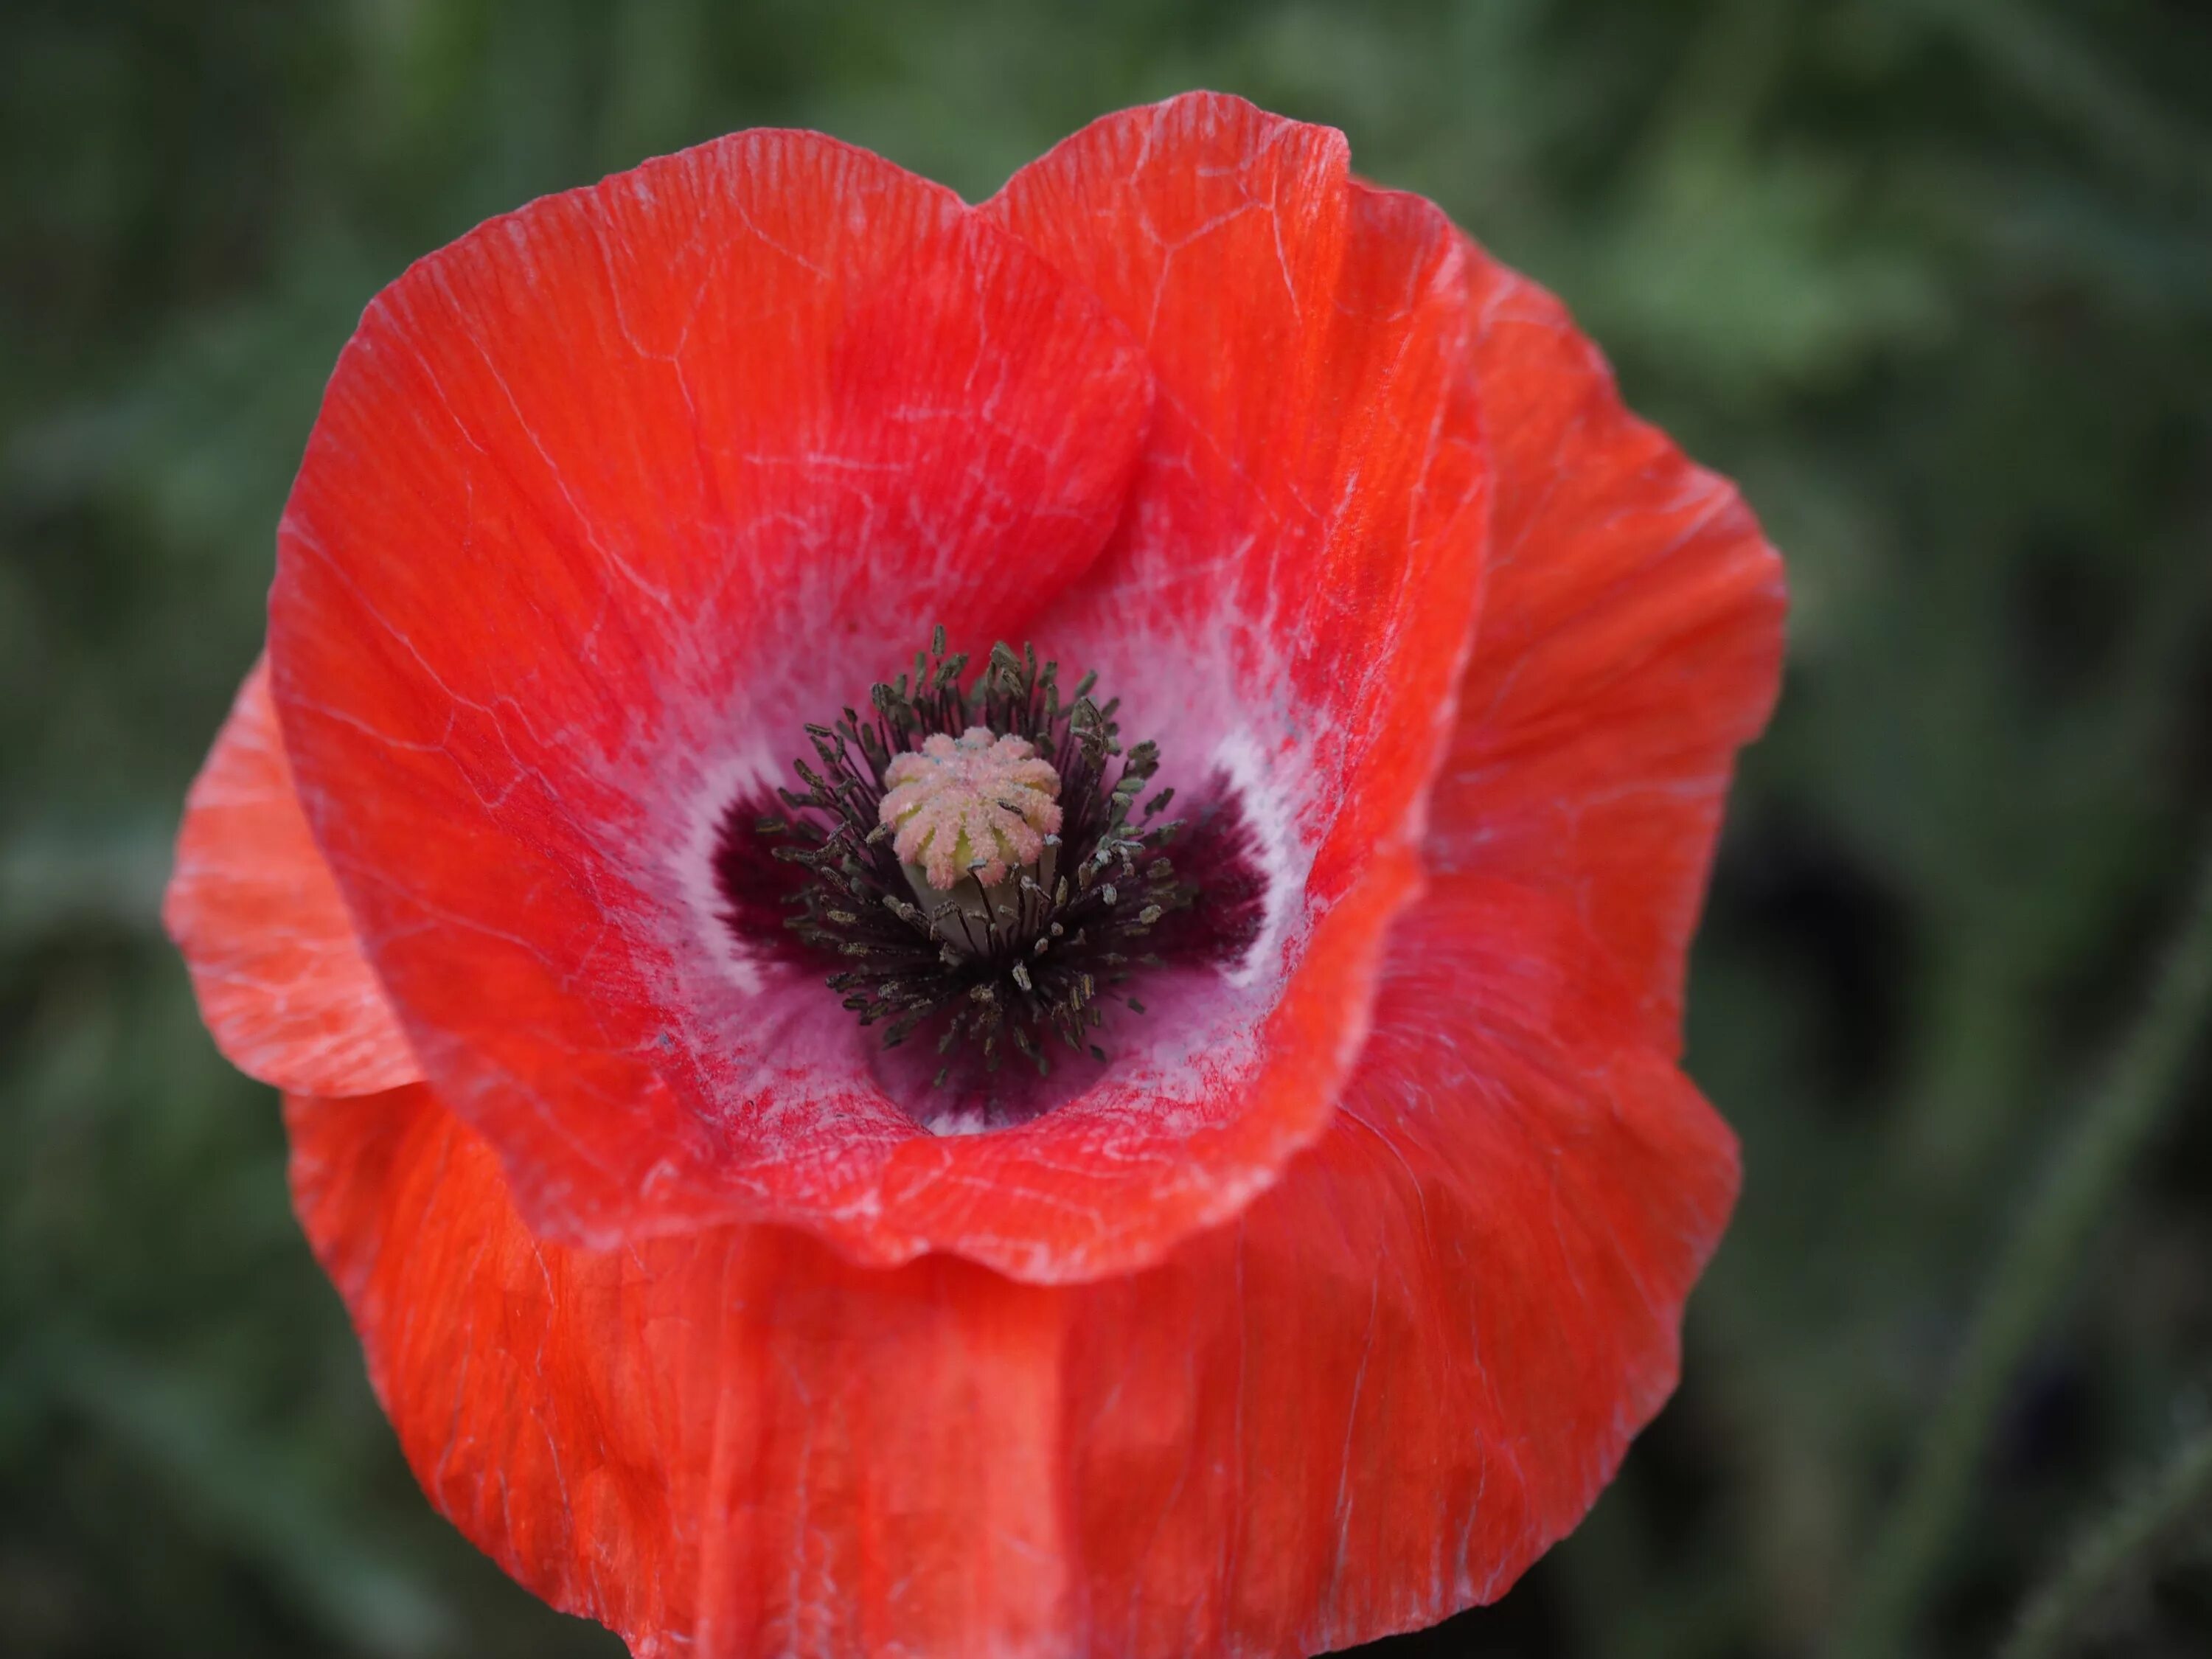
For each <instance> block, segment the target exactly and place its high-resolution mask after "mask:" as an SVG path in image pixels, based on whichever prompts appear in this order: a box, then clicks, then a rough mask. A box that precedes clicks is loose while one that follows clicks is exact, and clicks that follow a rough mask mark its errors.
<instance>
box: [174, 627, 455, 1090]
mask: <svg viewBox="0 0 2212 1659" xmlns="http://www.w3.org/2000/svg"><path fill="white" fill-rule="evenodd" d="M161 920H162V921H163V923H164V925H165V926H166V927H167V928H168V930H169V937H170V938H172V939H174V940H175V941H176V942H177V948H178V949H179V951H183V952H184V957H185V965H186V966H187V967H188V968H190V969H191V975H192V990H193V992H194V994H196V995H197V997H198V999H199V1005H200V1015H201V1018H204V1020H205V1021H206V1022H207V1027H208V1030H210V1032H211V1033H213V1035H214V1036H215V1041H216V1047H217V1048H220V1049H222V1053H223V1055H224V1057H225V1058H226V1059H228V1060H229V1061H230V1063H231V1064H232V1065H234V1066H237V1067H238V1068H239V1070H240V1071H241V1072H244V1073H246V1074H247V1075H248V1076H250V1077H256V1078H258V1079H261V1081H262V1082H264V1083H271V1084H274V1085H276V1087H278V1088H280V1089H291V1090H296V1091H306V1092H309V1093H313V1094H319V1095H362V1094H374V1093H375V1092H377V1091H380V1090H385V1089H396V1088H398V1086H399V1085H402V1084H405V1083H412V1082H415V1081H416V1079H419V1078H420V1077H421V1076H422V1068H421V1067H420V1066H417V1065H416V1063H415V1056H414V1054H413V1053H412V1052H411V1051H410V1049H409V1048H408V1046H407V1039H406V1038H405V1037H404V1036H402V1035H401V1034H400V1030H399V1027H398V1024H397V1022H396V1021H394V1019H393V1018H392V1008H391V1005H390V1004H389V1003H387V1002H386V1000H385V996H384V987H382V986H381V985H380V984H379V983H378V982H377V978H376V973H375V970H374V969H372V968H371V967H370V966H369V965H368V958H367V957H364V956H363V955H362V951H361V945H360V943H359V941H358V940H357V939H356V938H355V937H354V931H353V919H352V917H350V916H349V915H347V913H346V907H345V900H344V898H343V896H341V895H340V894H339V892H338V886H337V882H336V881H335V880H333V879H332V878H331V872H330V866H328V865H326V864H325V863H324V862H323V855H322V854H321V853H319V851H317V850H316V848H315V842H314V837H313V835H311V834H310V833H309V831H308V829H307V818H306V817H305V816H304V815H303V814H302V813H301V811H300V799H299V796H298V795H297V794H296V793H294V791H293V787H292V767H291V763H290V762H289V761H288V760H287V759H286V758H285V754H284V738H283V732H280V731H279V730H278V729H277V726H276V706H275V705H274V704H273V703H272V702H270V698H269V665H268V660H267V659H266V658H263V659H257V660H256V661H255V663H254V665H253V668H252V671H251V672H250V673H248V674H247V675H246V683H245V684H243V685H241V686H240V688H239V691H238V696H237V697H236V699H235V700H234V702H233V703H232V705H231V710H230V716H229V718H228V720H225V721H224V722H223V726H222V732H221V733H220V734H219V735H218V736H217V737H216V741H215V748H214V750H212V751H211V752H210V754H209V756H208V758H207V763H206V764H205V765H204V766H203V767H202V768H201V769H200V775H199V776H198V778H197V779H196V780H195V781H193V784H192V787H191V793H190V794H189V795H188V796H186V797H185V819H184V823H183V824H182V826H181V827H180V828H179V830H178V833H177V860H176V866H175V869H174V871H173V873H172V875H171V876H170V878H169V886H168V890H167V893H166V894H165V895H164V896H163V899H162V905H161Z"/></svg>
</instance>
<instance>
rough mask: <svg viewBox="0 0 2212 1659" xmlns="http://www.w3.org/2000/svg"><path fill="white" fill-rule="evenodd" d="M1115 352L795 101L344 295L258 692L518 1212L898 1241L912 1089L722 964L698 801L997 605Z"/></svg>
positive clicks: (997, 241)
mask: <svg viewBox="0 0 2212 1659" xmlns="http://www.w3.org/2000/svg"><path fill="white" fill-rule="evenodd" d="M1147 398H1148V386H1147V380H1146V370H1145V368H1144V364H1143V362H1142V359H1141V356H1139V353H1138V351H1137V350H1136V348H1135V346H1134V344H1133V342H1132V341H1131V340H1130V338H1129V337H1128V335H1127V331H1125V330H1123V329H1121V327H1120V326H1119V325H1117V324H1115V322H1114V321H1113V320H1112V319H1110V318H1109V317H1107V316H1106V315H1105V314H1104V313H1103V312H1102V311H1101V310H1100V308H1099V307H1097V303H1096V302H1095V301H1092V300H1091V299H1090V298H1089V297H1088V296H1087V295H1084V294H1083V293H1082V292H1081V291H1080V290H1079V289H1075V288H1073V287H1072V286H1071V285H1070V284H1068V283H1066V282H1065V281H1064V280H1062V279H1061V278H1060V277H1058V276H1055V275H1054V274H1053V273H1052V272H1051V271H1050V270H1048V268H1047V267H1046V266H1045V265H1044V264H1042V262H1041V261H1040V260H1038V259H1036V258H1035V256H1033V255H1031V254H1030V253H1028V252H1026V251H1025V250H1024V249H1023V248H1022V247H1020V246H1019V245H1018V244H1017V243H1015V242H1013V241H1012V240H1010V239H1008V238H1006V236H1004V235H1003V234H1000V233H999V232H997V231H995V230H993V229H992V228H990V227H989V226H987V225H986V224H984V223H982V222H980V221H978V220H976V219H975V217H974V216H972V215H970V214H969V213H968V211H967V210H965V209H963V207H962V206H961V205H960V204H959V203H958V202H957V199H956V198H954V197H951V195H950V194H949V193H948V192H945V191H942V190H940V189H939V188H938V187H937V186H935V185H929V184H927V183H926V182H925V181H923V180H921V179H915V178H914V177H912V176H911V175H909V174H907V173H902V172H901V171H900V170H898V169H897V168H896V167H891V166H890V164H888V163H886V162H883V161H878V160H877V159H875V158H873V157H871V156H868V155H864V154H862V153H860V152H858V151H855V150H853V149H848V148H847V147H845V146H842V145H840V144H837V143H834V142H832V141H829V140H827V139H823V138H821V137H816V136H813V135H809V134H794V133H774V132H769V133H749V134H742V135H739V136H738V137H734V138H732V139H728V140H726V141H722V142H720V143H714V144H709V145H707V146H704V147H702V148H701V149H696V150H692V151H689V152H686V153H685V154H684V155H678V156H675V157H671V158H669V159H668V160H666V161H658V162H653V163H649V164H648V165H647V166H646V167H642V168H640V169H638V170H637V171H636V172H635V173H629V174H625V175H623V176H622V177H620V178H617V179H611V180H609V181H608V182H607V183H605V185H600V186H598V187H596V188H595V189H592V190H589V191H577V192H574V193H571V194H570V195H568V196H563V197H553V198H550V199H548V200H546V201H543V202H540V203H538V204H533V205H532V207H531V208H528V209H526V210H523V211H522V212H520V213H518V214H514V215H511V216H507V217H506V218H504V219H501V220H498V221H495V222H492V223H491V224H489V225H487V226H485V227H483V228H481V229H479V230H478V231H477V232H474V233H472V234H471V235H469V236H467V237H465V238H464V239H462V240H460V241H459V242H458V243H456V244H454V245H453V246H451V247H449V248H447V249H445V250H443V251H441V252H439V253H437V254H435V255H432V256H431V257H430V258H427V259H425V260H423V261H422V262H421V263H420V264H417V265H416V266H415V267H414V268H413V269H412V270H410V271H409V272H408V273H407V275H406V276H404V277H403V278H401V280H400V281H399V282H398V283H395V284H394V285H393V286H392V288H391V289H387V290H386V292H385V293H384V294H383V295H380V297H379V299H378V300H377V301H376V302H375V303H374V305H372V307H370V309H369V311H368V314H367V316H366V317H365V318H364V319H363V321H362V326H361V329H360V331H359V332H358V333H357V334H356V337H355V338H354V340H353V342H352V343H350V344H349V347H348V348H347V350H346V352H345V354H344V356H343V358H342V359H341V361H340V363H339V366H338V368H337V373H336V374H335V375H334V377H333V379H332V381H331V387H330V390H329V392H328V394H327V396H326V398H325V404H324V409H323V412H322V415H321V417H320V420H319V422H318V425H317V428H316V431H315V435H314V437H313V441H311V443H310V445H309V448H308V453H307V458H306V460H305V463H304V465H303V466H302V469H301V474H300V477H299V480H298V483H296V485H295V489H294V492H293V495H292V499H291V501H290V503H289V507H288V509H287V512H286V515H285V519H284V521H283V530H282V534H281V538H280V556H279V564H278V572H277V579H276V588H275V591H274V593H273V595H272V599H271V607H270V610H271V621H270V634H271V644H270V655H271V661H272V664H273V671H274V680H275V685H276V698H277V702H278V705H279V708H280V710H281V712H282V714H283V720H284V725H285V730H286V736H287V739H288V742H289V747H290V750H291V752H292V756H293V760H294V764H295V769H296V771H297V774H298V777H299V781H300V787H301V797H302V799H303V801H304V803H305V805H306V808H307V817H308V818H309V820H310V822H311V823H313V825H314V828H315V831H316V835H317V838H318V840H319V842H320V843H321V845H322V847H323V848H324V850H325V854H326V855H327V856H328V858H329V860H330V861H331V866H332V868H333V870H334V871H335V872H336V873H337V878H338V881H339V883H340V884H341V886H342V887H343V888H344V889H345V890H346V893H347V896H348V898H349V902H351V905H352V908H353V910H354V913H355V915H356V917H357V918H358V920H359V922H360V927H361V932H362V938H363V941H364V943H365V945H366V947H367V949H368V952H369V955H370V957H371V958H372V959H373V960H374V963H375V964H376V967H377V969H378V972H379V974H380V976H381V978H382V980H383V981H384V982H385V984H386V987H388V989H389V990H390V993H391V994H392V999H393V1001H394V1004H395V1006H397V1008H398V1012H399V1015H400V1018H401V1021H402V1023H403V1024H404V1026H405V1028H406V1030H407V1031H408V1034H409V1036H410V1040H411V1041H412V1042H413V1044H414V1047H415V1050H416V1054H418V1055H419V1056H420V1057H421V1059H422V1065H423V1067H424V1070H425V1072H426V1073H427V1074H428V1076H429V1077H430V1078H431V1079H434V1080H435V1082H436V1083H437V1085H438V1086H439V1088H440V1090H441V1094H443V1095H444V1097H447V1098H448V1099H450V1100H452V1101H453V1103H454V1106H455V1109H457V1110H459V1111H460V1112H462V1113H463V1114H464V1115H466V1116H467V1117H468V1118H469V1119H470V1120H471V1121H472V1122H474V1123H475V1124H476V1125H477V1126H478V1127H480V1128H482V1129H483V1132H484V1133H486V1134H487V1135H488V1136H489V1138H490V1139H492V1141H493V1142H494V1143H495V1145H497V1146H499V1147H500V1148H501V1152H502V1154H503V1155H504V1156H505V1157H506V1158H507V1163H508V1167H509V1169H510V1170H511V1172H512V1173H513V1176H514V1178H515V1182H516V1191H517V1195H518V1198H519V1199H520V1201H521V1202H522V1203H523V1205H524V1206H525V1208H526V1211H527V1212H529V1213H530V1214H531V1215H532V1218H533V1220H534V1221H535V1222H537V1223H538V1225H540V1226H541V1227H543V1228H544V1229H545V1230H546V1231H549V1232H550V1233H553V1234H557V1235H562V1236H567V1237H588V1238H596V1239H600V1240H603V1241H604V1240H611V1239H612V1238H616V1237H624V1236H629V1235H631V1234H634V1233H636V1232H640V1231H652V1230H654V1229H656V1228H666V1227H670V1226H676V1225H688V1224H690V1223H693V1222H696V1221H697V1220H700V1219H702V1218H708V1217H726V1216H729V1215H731V1214H733V1213H735V1214H753V1213H765V1214H771V1215H774V1214H789V1215H791V1216H793V1218H806V1217H809V1216H816V1217H818V1218H820V1219H821V1222H822V1225H823V1226H824V1227H825V1228H827V1229H828V1230H829V1231H841V1232H842V1235H843V1236H844V1237H846V1239H847V1242H848V1243H850V1244H851V1246H852V1247H853V1248H854V1249H856V1250H857V1251H859V1252H860V1253H862V1254H873V1255H885V1254H890V1255H899V1254H908V1255H910V1254H912V1253H913V1252H914V1251H915V1250H917V1249H921V1248H922V1247H923V1243H924V1241H921V1240H919V1239H915V1238H913V1237H910V1236H909V1233H908V1231H906V1230H902V1229H901V1228H900V1227H898V1225H896V1218H895V1217H893V1218H889V1219H883V1218H879V1217H878V1216H877V1215H875V1214H872V1213H871V1211H872V1210H878V1211H879V1210H880V1209H881V1208H882V1205H881V1203H880V1201H879V1200H878V1199H876V1198H875V1197H874V1196H873V1195H872V1192H871V1190H870V1189H869V1187H868V1182H869V1180H870V1178H871V1170H878V1169H880V1166H881V1164H882V1161H883V1159H884V1158H885V1157H886V1156H887V1155H888V1153H889V1152H890V1150H891V1149H893V1148H894V1147H896V1146H897V1145H898V1144H900V1143H901V1142H902V1141H904V1140H907V1139H912V1138H913V1137H914V1136H915V1134H917V1133H919V1132H918V1131H917V1130H916V1129H915V1126H914V1125H913V1123H912V1122H911V1121H908V1119H907V1118H906V1117H905V1116H904V1115H902V1113H900V1112H899V1111H897V1110H896V1109H895V1108H894V1107H893V1106H892V1105H891V1104H890V1103H889V1101H888V1100H887V1099H886V1098H885V1097H884V1096H883V1094H882V1091H880V1090H879V1089H876V1088H873V1087H872V1085H871V1086H856V1085H855V1084H854V1082H853V1081H852V1080H851V1079H850V1077H849V1075H848V1074H850V1073H854V1072H855V1071H860V1067H859V1066H856V1065H855V1064H854V1060H853V1058H852V1056H853V1055H854V1054H857V1053H860V1052H862V1051H863V1050H864V1048H865V1047H866V1044H867V1043H868V1042H869V1039H868V1037H867V1036H866V1034H863V1033H860V1031H859V1030H858V1029H857V1028H856V1027H854V1023H853V1022H852V1020H851V1018H850V1017H849V1016H848V1015H845V1014H844V1013H843V1012H842V1011H841V1010H839V1009H838V1008H837V1007H836V1000H835V998H834V997H832V996H831V995H829V994H828V993H827V992H825V991H823V989H822V988H821V987H819V986H818V985H816V986H813V987H811V995H810V999H809V1001H810V1003H811V1004H818V1005H820V1006H821V1008H822V1009H823V1011H824V1013H825V1015H826V1017H827V1018H829V1019H833V1020H834V1021H835V1022H836V1035H835V1037H834V1039H832V1038H828V1037H822V1036H819V1035H818V1033H819V1031H820V1030H821V1029H822V1028H823V1020H822V1019H819V1018H817V1019H815V1020H814V1021H813V1023H812V1024H811V1026H808V1025H806V1022H805V1019H804V1018H801V1019H800V1020H799V1024H801V1025H802V1026H803V1027H805V1029H803V1030H800V1031H799V1033H797V1034H793V1032H792V1031H791V1030H789V1029H788V1028H789V1027H790V1026H791V1024H793V1017H791V1016H790V1015H789V1013H788V1011H787V1009H786V1008H785V1007H784V1006H781V1004H775V1005H763V1004H761V1003H758V1002H757V1001H756V1000H753V999H751V997H750V992H751V991H752V990H753V989H756V988H757V987H756V986H753V985H751V984H749V983H748V982H747V980H746V975H747V973H748V972H749V971H750V970H749V969H748V967H747V964H745V963H742V962H736V961H733V960H732V955H731V946H730V942H729V936H728V931H727V929H726V927H725V926H724V924H723V923H722V921H721V920H720V916H719V915H718V914H717V912H718V910H719V906H720V902H719V899H718V898H717V896H715V895H714V893H713V892H712V891H711V884H710V881H709V878H708V848H705V847H702V844H701V839H702V835H708V836H711V832H712V829H713V828H714V825H715V824H717V823H719V822H720V815H721V813H722V812H723V811H724V810H725V809H726V808H727V806H728V805H729V804H730V800H731V798H732V795H733V794H735V793H738V792H740V791H741V790H744V789H746V788H750V787H764V786H765V785H766V784H768V783H769V782H771V781H787V779H788V773H787V770H786V768H787V764H788V762H789V759H790V758H791V757H792V755H793V752H794V751H797V750H801V749H802V748H803V745H804V742H805V738H804V732H803V730H802V726H803V724H804V722H805V721H806V720H817V719H820V718H822V717H823V716H824V715H827V714H834V711H835V710H836V708H838V707H840V706H841V705H842V704H845V703H847V702H851V701H853V700H854V698H856V697H857V696H860V694H861V693H862V692H864V691H865V689H866V685H867V684H868V682H869V681H871V680H872V679H875V678H884V677H888V676H889V675H890V673H892V672H894V671H896V669H897V668H898V667H899V665H900V664H901V662H902V660H903V659H904V657H905V656H906V654H907V653H909V652H910V651H911V649H912V648H913V647H915V645H916V644H918V643H921V641H924V640H926V639H927V633H928V629H929V628H930V627H931V626H932V625H933V623H939V622H943V623H946V624H948V625H949V626H950V627H951V629H953V630H954V631H955V632H956V633H957V634H958V635H960V636H961V637H962V638H963V639H965V640H983V641H988V640H990V639H992V638H994V637H999V636H1012V637H1016V638H1018V637H1020V636H1021V635H1022V633H1023V631H1024V622H1025V620H1026V618H1027V617H1029V615H1030V613H1031V612H1032V611H1034V610H1035V609H1036V606H1037V605H1038V603H1039V602H1040V600H1041V599H1042V597H1043V596H1044V595H1045V594H1047V593H1048V592H1053V591H1054V590H1056V589H1057V588H1059V587H1060V586H1064V585H1065V584H1066V583H1067V582H1068V581H1070V580H1073V578H1074V577H1075V576H1076V575H1077V574H1079V572H1080V571H1081V570H1082V569H1083V568H1085V566H1087V565H1088V564H1089V563H1090V562H1091V560H1092V559H1093V558H1094V557H1095V556H1097V552H1098V550H1099V548H1100V545H1101V544H1102V543H1103V540H1104V538H1105V537H1106V534H1107V532H1108V531H1109V529H1110V527H1111V526H1112V524H1113V522H1114V520H1115V517H1116V515H1117V514H1118V513H1120V511H1121V504H1122V500H1123V497H1124V495H1125V494H1126V490H1127V482H1128V478H1129V474H1130V471H1131V467H1132V465H1133V459H1134V456H1135V453H1136V447H1137V442H1138V439H1139V434H1140V432H1141V428H1142V426H1143V423H1144V421H1145V419H1146V409H1147ZM810 1033H813V1035H810ZM866 1084H867V1079H866V1076H865V1073H864V1072H863V1073H862V1074H861V1077H860V1085H866Z"/></svg>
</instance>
